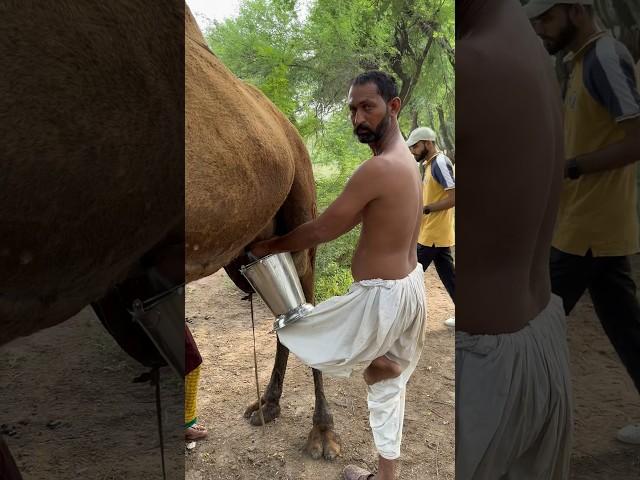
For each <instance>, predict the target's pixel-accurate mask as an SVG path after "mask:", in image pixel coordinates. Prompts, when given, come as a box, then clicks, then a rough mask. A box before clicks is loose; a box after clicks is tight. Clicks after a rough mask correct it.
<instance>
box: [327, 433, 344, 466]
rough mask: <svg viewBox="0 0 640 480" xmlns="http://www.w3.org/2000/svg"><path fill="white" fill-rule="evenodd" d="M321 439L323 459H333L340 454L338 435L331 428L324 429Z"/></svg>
mask: <svg viewBox="0 0 640 480" xmlns="http://www.w3.org/2000/svg"><path fill="white" fill-rule="evenodd" d="M322 440H323V441H322V456H323V457H324V458H325V460H335V459H336V457H338V456H339V455H340V448H341V447H340V437H338V435H337V434H336V432H334V431H333V430H326V431H325V432H323V439H322Z"/></svg>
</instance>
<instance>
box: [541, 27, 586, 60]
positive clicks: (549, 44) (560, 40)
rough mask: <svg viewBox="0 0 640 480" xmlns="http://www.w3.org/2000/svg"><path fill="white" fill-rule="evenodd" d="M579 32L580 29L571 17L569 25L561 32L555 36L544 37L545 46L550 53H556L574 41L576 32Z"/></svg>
mask: <svg viewBox="0 0 640 480" xmlns="http://www.w3.org/2000/svg"><path fill="white" fill-rule="evenodd" d="M577 33H578V29H577V28H576V26H575V25H574V24H573V23H571V21H570V20H569V19H567V26H566V27H565V28H564V29H563V30H562V31H561V32H560V34H559V35H558V36H557V37H556V38H555V39H551V38H548V37H547V38H544V37H543V38H542V41H543V42H544V48H546V49H547V52H549V55H555V54H556V53H558V52H559V51H561V50H565V49H566V48H567V46H568V45H569V44H570V43H571V42H572V41H573V39H574V38H575V36H576V34H577Z"/></svg>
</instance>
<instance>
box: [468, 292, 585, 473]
mask: <svg viewBox="0 0 640 480" xmlns="http://www.w3.org/2000/svg"><path fill="white" fill-rule="evenodd" d="M572 412H573V406H572V400H571V383H570V372H569V352H568V347H567V337H566V324H565V314H564V309H563V307H562V300H561V299H560V298H559V297H557V296H555V295H552V296H551V300H550V301H549V304H548V305H547V306H546V307H545V309H544V310H543V311H542V312H541V313H540V314H538V316H537V317H536V318H535V319H533V320H531V321H530V322H529V323H528V324H527V325H526V326H525V327H524V328H523V329H522V330H520V331H518V332H515V333H511V334H503V335H469V334H467V333H464V332H457V333H456V479H461V480H495V479H498V478H500V479H505V480H506V479H518V480H534V479H535V480H564V479H567V478H568V476H569V457H570V453H571V436H572V434H571V432H572V417H573V415H572Z"/></svg>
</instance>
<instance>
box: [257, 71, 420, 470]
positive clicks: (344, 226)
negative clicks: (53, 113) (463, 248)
mask: <svg viewBox="0 0 640 480" xmlns="http://www.w3.org/2000/svg"><path fill="white" fill-rule="evenodd" d="M348 102H349V108H350V110H351V121H352V124H353V127H354V133H355V135H356V136H357V137H358V140H359V141H360V142H362V143H366V144H368V145H369V146H370V147H371V150H372V151H373V154H374V156H373V157H372V158H370V159H369V160H367V161H366V162H364V163H363V164H362V165H361V166H360V167H359V168H358V169H357V170H356V171H355V172H354V173H353V175H352V176H351V178H350V179H349V181H348V182H347V185H346V186H345V188H344V191H343V192H342V193H341V194H340V196H339V197H338V198H337V199H336V200H335V202H333V203H332V204H331V205H330V206H329V207H328V208H327V209H326V210H325V211H324V212H323V213H322V215H320V216H319V217H318V218H317V219H316V220H313V221H311V222H308V223H305V224H303V225H301V226H300V227H298V228H297V229H295V230H293V231H292V232H290V233H289V234H287V235H284V236H282V237H277V238H273V239H269V240H266V241H262V242H258V243H255V244H253V245H251V247H250V249H251V251H252V253H253V254H254V255H256V256H259V257H262V256H264V255H266V254H269V253H276V252H285V251H294V252H295V251H300V250H304V249H307V248H311V247H314V246H316V245H318V244H320V243H325V242H329V241H331V240H333V239H335V238H337V237H339V236H340V235H342V234H344V233H346V232H348V231H349V230H351V229H352V228H353V227H355V226H356V225H358V224H360V223H362V230H361V233H360V239H359V241H358V245H357V248H356V251H355V253H354V256H353V260H352V263H351V271H352V273H353V278H354V280H355V283H354V284H353V285H352V286H351V287H350V289H349V291H348V293H347V294H346V295H343V296H340V297H333V298H331V299H329V300H327V301H325V302H322V303H321V304H319V305H317V306H316V307H315V309H314V311H313V312H312V313H311V314H310V315H309V316H307V317H305V318H304V319H302V320H300V321H298V322H296V323H294V324H292V325H288V326H286V327H284V328H283V329H281V330H279V332H278V335H279V338H280V341H281V342H282V343H283V344H284V345H285V346H287V347H288V348H289V349H290V350H291V351H292V352H293V353H295V354H296V356H298V357H299V358H300V359H301V360H302V361H303V362H305V363H306V364H308V365H310V366H312V367H313V368H316V369H319V370H321V371H323V372H325V373H327V374H329V375H334V376H349V375H350V373H351V371H352V370H353V369H354V367H356V366H357V365H359V364H363V365H368V366H367V368H366V369H365V371H364V378H365V381H366V383H367V385H368V387H367V389H368V406H369V411H370V423H371V429H372V432H373V436H374V442H375V444H376V447H377V449H378V453H379V467H378V473H377V475H375V476H374V475H373V474H372V473H370V472H368V471H366V470H363V469H361V468H358V467H355V466H352V465H349V466H347V467H346V468H345V470H344V477H345V479H347V480H367V479H371V478H375V479H377V480H392V479H394V475H395V460H396V459H397V458H398V457H399V455H400V441H401V438H402V421H403V416H404V398H405V387H406V383H407V381H408V379H409V377H410V375H411V373H412V372H413V370H414V369H415V366H416V365H417V362H418V359H419V357H420V352H421V350H422V345H423V341H424V328H423V327H424V320H425V313H426V307H425V298H424V277H423V273H422V268H421V266H420V265H419V264H418V262H417V257H416V249H415V245H416V242H417V239H418V232H419V229H420V222H421V219H422V198H421V191H422V190H421V184H420V183H421V182H420V175H419V172H418V169H417V168H416V164H415V160H414V158H413V156H412V155H411V153H410V152H409V149H408V148H407V146H406V144H405V142H404V139H403V138H402V135H401V133H400V129H399V128H398V119H397V116H398V112H399V110H400V99H399V98H398V93H397V87H396V85H395V82H394V81H393V79H392V78H391V77H389V76H388V75H387V74H385V73H383V72H367V73H364V74H362V75H360V76H358V77H357V78H356V79H355V80H354V81H353V82H352V84H351V88H350V89H349V97H348Z"/></svg>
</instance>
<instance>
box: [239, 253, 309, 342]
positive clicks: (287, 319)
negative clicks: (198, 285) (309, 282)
mask: <svg viewBox="0 0 640 480" xmlns="http://www.w3.org/2000/svg"><path fill="white" fill-rule="evenodd" d="M240 273H241V274H242V275H243V276H244V277H245V278H246V279H247V281H248V282H249V283H250V284H251V286H252V287H253V289H254V290H255V291H256V292H257V293H258V295H260V298H262V300H263V301H264V303H266V304H267V306H268V307H269V309H270V310H271V311H272V312H273V314H274V315H275V316H276V321H275V322H274V324H273V329H274V330H279V329H280V328H282V327H284V326H285V325H290V324H292V323H294V322H295V321H297V320H299V319H301V318H302V317H304V316H305V315H307V314H308V313H309V312H311V311H312V310H313V305H310V304H309V303H307V302H306V300H305V297H304V293H303V291H302V286H301V285H300V279H299V278H298V272H297V271H296V267H295V264H294V263H293V258H292V257H291V254H290V253H288V252H284V253H276V254H272V255H267V256H266V257H263V258H261V259H259V260H256V261H255V262H253V263H250V264H249V265H245V266H242V267H241V268H240Z"/></svg>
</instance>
